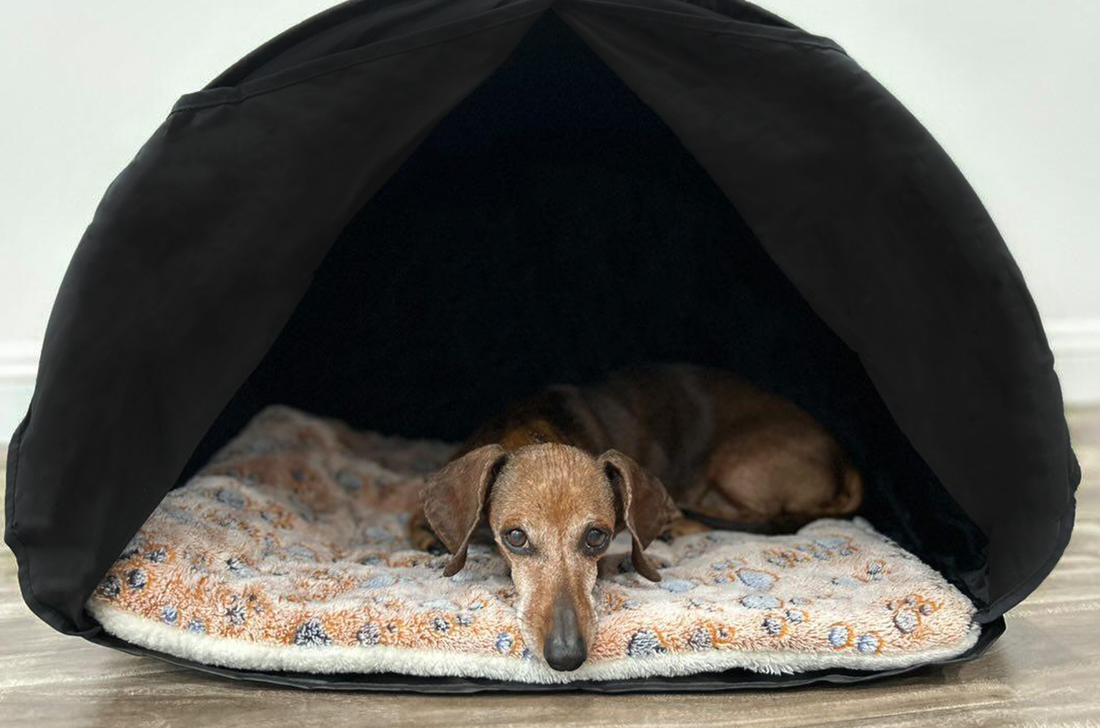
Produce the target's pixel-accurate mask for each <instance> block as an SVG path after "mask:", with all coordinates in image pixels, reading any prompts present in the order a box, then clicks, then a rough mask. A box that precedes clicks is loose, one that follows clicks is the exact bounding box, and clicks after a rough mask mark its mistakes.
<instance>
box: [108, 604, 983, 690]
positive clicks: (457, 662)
mask: <svg viewBox="0 0 1100 728" xmlns="http://www.w3.org/2000/svg"><path fill="white" fill-rule="evenodd" d="M88 611H89V612H91V614H92V616H93V617H95V618H96V619H97V620H98V621H99V623H100V624H102V625H103V627H104V629H106V630H107V632H109V633H110V634H113V635H115V636H116V637H120V638H122V639H124V640H126V641H127V642H130V643H132V644H135V645H138V646H140V647H145V648H147V649H151V650H156V651H158V652H163V653H165V654H169V655H174V656H176V657H183V658H186V659H188V660H192V661H194V662H200V663H203V664H207V665H217V666H220V667H230V668H238V669H247V670H261V671H265V672H274V671H287V672H312V673H329V674H335V673H376V672H396V673H402V674H405V675H418V676H423V677H444V676H445V677H456V676H457V677H472V678H490V679H494V680H508V681H513V682H529V683H569V682H576V681H582V680H625V679H630V678H644V677H657V676H660V677H672V676H675V675H689V674H693V673H699V672H718V671H722V670H729V669H731V668H746V669H749V670H753V671H755V672H762V673H767V674H772V675H781V674H793V673H798V672H806V671H810V670H821V669H830V668H844V669H852V670H876V671H878V670H892V669H898V668H904V667H911V666H913V665H919V664H925V663H929V662H937V661H941V660H947V659H950V658H952V657H957V656H958V655H961V654H962V653H964V652H966V651H967V650H969V649H970V648H971V647H973V646H974V644H975V643H976V642H977V640H978V635H979V634H981V627H980V626H979V625H977V624H973V625H971V628H970V631H969V633H968V634H967V635H966V637H965V639H963V640H962V641H960V642H959V644H957V645H954V646H951V647H940V648H934V649H927V650H921V651H916V652H907V653H905V654H901V655H881V654H876V655H860V654H858V653H851V652H829V653H824V652H818V653H798V652H789V651H780V650H769V651H763V650H761V651H745V650H721V649H712V650H705V651H700V652H697V653H689V654H666V655H656V656H653V657H647V658H637V657H626V658H620V659H617V660H603V661H600V662H597V663H590V664H586V665H582V666H581V667H580V669H578V670H576V671H574V672H556V671H554V670H551V669H550V668H549V667H547V666H546V665H544V664H542V663H541V662H538V661H535V660H517V659H515V658H510V657H504V656H500V657H496V656H485V655H470V654H462V653H445V652H439V651H433V650H417V649H406V648H397V647H386V646H381V645H375V646H369V647H344V646H316V647H300V646H297V645H275V644H261V643H256V642H247V641H244V640H238V639H231V638H226V637H216V636H211V635H205V634H197V633H193V632H187V631H185V630H181V629H178V628H176V627H173V626H170V625H166V624H163V623H159V622H154V621H152V620H149V619H145V618H143V617H138V616H135V615H134V614H132V613H130V612H126V611H123V610H120V609H115V608H113V607H110V606H107V605H106V604H104V603H103V602H100V601H95V600H93V601H92V602H89V604H88Z"/></svg>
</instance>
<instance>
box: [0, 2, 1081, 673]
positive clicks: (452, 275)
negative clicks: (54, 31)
mask: <svg viewBox="0 0 1100 728" xmlns="http://www.w3.org/2000/svg"><path fill="white" fill-rule="evenodd" d="M656 360H686V361H692V362H696V363H700V364H707V365H711V366H721V367H727V368H730V369H733V370H735V371H738V372H740V373H741V374H742V375H744V376H746V377H748V378H750V379H753V380H755V381H757V382H759V383H760V384H762V385H764V386H767V387H769V388H771V389H773V390H776V391H778V392H780V393H782V394H785V395H787V396H789V397H791V398H793V399H794V400H795V401H797V402H798V403H799V404H800V405H802V406H803V407H804V408H805V409H807V410H808V411H810V412H811V413H812V414H814V415H815V416H816V417H817V418H818V419H819V420H821V421H822V422H823V423H825V424H826V425H827V426H828V427H829V428H830V429H831V430H832V431H833V432H835V433H836V435H837V437H838V438H839V439H841V441H842V442H843V443H844V444H845V445H846V446H847V447H848V448H849V450H850V451H851V452H852V454H853V457H854V458H855V459H856V460H857V462H858V463H859V464H860V465H861V467H862V468H863V469H864V471H865V473H866V475H867V478H868V482H869V484H870V495H869V497H868V501H867V503H866V504H865V507H864V509H863V515H865V516H866V517H867V518H868V519H869V520H871V521H872V523H874V524H875V526H876V527H877V528H878V529H879V530H881V531H883V532H884V533H886V534H887V535H889V536H890V537H892V538H894V539H895V540H897V541H898V542H899V543H900V544H901V545H902V546H904V547H905V548H907V549H909V550H911V551H913V552H915V553H916V554H918V555H919V556H920V557H921V558H922V559H924V560H925V561H926V562H927V563H929V564H931V565H932V566H934V567H935V568H937V569H939V570H940V571H941V572H942V573H943V574H944V575H945V576H947V577H948V578H949V579H950V580H951V581H952V582H953V583H955V584H956V585H958V586H959V587H960V588H961V589H963V590H964V592H965V593H967V594H968V595H969V596H970V597H971V598H972V599H973V600H974V602H975V604H976V605H977V606H978V608H979V613H978V619H979V620H980V621H981V622H983V623H986V624H987V625H990V627H989V633H990V634H992V635H993V636H995V635H996V634H999V630H1000V627H1001V625H1000V622H999V618H1000V617H1001V615H1002V614H1003V613H1004V612H1005V611H1006V610H1008V609H1010V608H1011V607H1012V606H1014V605H1015V604H1017V603H1018V602H1019V601H1020V600H1022V599H1023V598H1024V597H1025V596H1027V594H1028V593H1030V592H1031V591H1032V590H1033V589H1034V588H1035V587H1036V586H1037V585H1038V584H1039V583H1040V582H1041V581H1042V579H1043V578H1044V577H1045V576H1046V575H1047V574H1048V573H1049V572H1050V570H1051V569H1052V568H1053V566H1054V564H1055V563H1056V562H1057V560H1058V558H1059V556H1060V555H1061V553H1062V551H1063V550H1064V548H1065V545H1066V543H1067V542H1068V539H1069V535H1070V531H1071V528H1072V524H1073V512H1074V490H1075V488H1076V486H1077V483H1078V482H1079V480H1080V471H1079V468H1078V466H1077V462H1076V460H1075V458H1074V455H1073V452H1072V451H1071V449H1070V443H1069V436H1068V432H1067V427H1066V423H1065V419H1064V415H1063V404H1062V398H1061V392H1060V389H1059V384H1058V380H1057V378H1056V376H1055V374H1054V371H1053V368H1052V356H1051V353H1050V350H1049V347H1048V345H1047V342H1046V338H1045V335H1044V333H1043V330H1042V326H1041V324H1040V321H1039V317H1038V315H1037V313H1036V310H1035V306H1034V304H1033V302H1032V299H1031V297H1030V295H1029V293H1028V291H1027V289H1026V287H1025V285H1024V282H1023V280H1022V277H1021V274H1020V271H1019V269H1018V268H1017V266H1016V264H1015V262H1014V261H1013V259H1012V257H1011V255H1010V254H1009V252H1008V250H1007V248H1006V247H1005V244H1004V242H1003V240H1002V238H1001V236H1000V235H999V234H998V232H997V230H996V229H995V227H994V225H993V223H992V221H991V220H990V218H989V215H988V214H987V213H986V211H985V210H984V209H983V207H982V205H981V203H980V201H979V200H978V198H977V197H976V195H975V194H974V192H973V190H972V189H971V188H970V186H969V185H968V184H967V182H966V181H965V179H963V177H962V176H961V175H960V173H959V171H958V170H957V169H956V167H955V166H954V165H953V164H952V162H951V160H950V159H949V158H948V157H947V156H946V154H945V153H944V152H943V150H942V149H941V148H940V147H939V146H938V145H937V144H936V142H935V140H934V139H932V138H931V136H929V134H928V133H927V132H926V131H925V130H924V129H923V128H922V127H921V126H920V124H919V123H918V122H917V121H916V120H915V119H914V118H913V117H912V116H911V115H910V114H909V113H908V112H907V111H906V110H905V109H904V108H903V107H902V106H901V105H900V104H899V103H898V102H897V101H896V100H895V99H894V98H893V97H892V96H891V95H890V94H889V93H888V92H887V91H886V90H884V89H883V88H882V86H880V85H879V84H878V83H877V82H876V81H875V80H874V79H873V78H871V77H870V76H869V75H868V74H867V73H866V72H865V71H864V70H863V69H862V68H860V67H859V65H858V64H857V63H855V62H854V61H853V60H852V59H851V58H850V57H849V56H848V55H846V54H845V52H844V51H843V49H841V48H840V47H839V46H837V45H836V44H835V43H833V42H832V41H830V40H827V39H825V38H821V37H817V36H813V35H810V34H808V33H806V32H804V31H802V30H800V29H798V28H796V27H794V26H792V25H791V24H789V23H787V22H785V21H783V20H781V19H779V18H777V17H775V16H774V15H771V14H770V13H767V12H765V11H763V10H760V9H759V8H757V7H755V6H753V5H751V4H749V3H745V2H740V1H739V0H622V1H612V0H556V1H554V2H551V0H393V1H391V2H376V1H370V0H357V1H353V2H348V3H344V4H342V5H339V6H337V7H335V8H333V9H331V10H329V11H327V12H324V13H322V14H320V15H318V16H316V17H314V18H312V19H310V20H309V21H307V22H305V23H303V24H301V25H299V26H297V27H295V28H293V29H291V30H290V31H288V32H286V33H284V34H282V35H280V36H278V37H277V38H275V39H274V40H272V41H270V42H269V43H267V44H265V45H264V46H262V47H260V48H259V49H257V50H256V51H254V52H253V53H251V54H249V55H248V56H246V57H245V58H244V59H243V60H241V61H240V62H239V63H237V64H236V65H234V66H233V67H231V68H230V69H229V70H227V71H226V72H225V73H223V74H222V75H221V76H219V77H218V78H217V79H215V80H214V81H213V82H211V83H210V85H209V86H208V87H207V88H205V89H203V90H201V91H199V92H197V93H192V94H188V95H186V96H183V97H182V98H181V99H180V100H179V101H178V102H177V104H176V105H175V107H174V108H173V109H172V110H171V113H170V114H169V115H168V117H167V119H166V120H165V121H164V123H163V124H162V125H161V126H160V128H159V129H157V131H156V132H155V133H154V134H153V136H152V138H151V139H150V140H149V141H148V142H147V143H146V144H145V145H144V146H143V147H142V148H141V150H140V151H139V152H138V154H137V156H136V157H135V158H134V160H133V161H132V162H131V163H130V164H129V165H128V166H127V167H126V169H125V170H124V171H123V172H122V173H121V174H120V175H119V177H118V178H117V179H116V180H115V181H114V182H113V183H112V185H111V186H110V188H109V189H108V191H107V193H106V195H105V196H104V198H103V201H102V202H101V204H100V206H99V208H98V210H97V211H96V213H95V217H94V219H93V220H92V222H91V224H90V226H89V227H88V230H87V232H86V233H85V235H84V237H83V239H82V240H81V242H80V245H79V247H78V248H77V250H76V253H75V254H74V256H73V260H72V263H71V264H70V267H69V270H68V272H67V274H66V276H65V279H64V282H63V284H62V286H61V290H60V292H59V294H58V298H57V301H56V304H55V306H54V310H53V314H52V316H51V318H50V322H49V326H48V329H47V333H46V338H45V344H44V347H43V352H42V357H41V364H40V367H39V372H38V379H37V387H36V390H35V393H34V397H33V401H32V403H31V407H30V410H29V412H28V414H27V417H26V418H25V419H24V421H23V422H22V424H21V425H20V427H19V428H18V430H17V431H16V433H15V435H14V437H13V439H12V444H11V448H10V454H9V465H8V476H7V501H6V503H7V514H6V516H7V529H6V533H5V540H6V541H7V543H8V544H9V545H10V546H11V548H12V550H13V551H14V552H15V555H16V557H17V559H18V562H19V581H20V586H21V588H22V592H23V595H24V598H25V599H26V601H27V604H28V605H29V606H30V608H31V609H32V610H33V611H34V612H35V614H37V615H38V616H39V617H41V618H42V619H43V620H44V621H46V622H47V623H49V624H50V625H51V626H53V627H55V628H56V629H58V630H61V631H63V632H66V633H70V634H77V635H82V636H85V637H88V638H90V639H97V640H100V641H104V642H108V643H109V642H111V640H110V639H109V638H107V637H105V636H104V635H102V634H101V630H100V628H99V626H98V625H97V624H96V623H95V621H94V620H92V619H91V618H90V617H89V616H88V615H87V614H86V613H85V611H84V608H83V605H84V602H85V601H86V599H87V598H88V596H89V595H90V594H91V592H92V590H93V589H94V588H95V586H96V584H97V583H98V581H99V579H100V578H101V577H102V575H103V574H104V573H105V571H106V570H107V568H108V566H109V565H110V564H111V563H112V561H113V560H114V559H115V557H116V556H117V555H118V553H119V552H120V551H121V550H122V549H123V547H124V546H125V544H126V543H127V541H128V540H129V539H130V538H131V536H132V535H133V534H134V533H135V532H136V531H137V529H138V528H139V527H140V526H141V524H142V523H143V522H144V520H145V519H146V518H147V517H148V515H149V514H150V513H151V512H152V510H153V509H154V508H155V507H156V506H157V504H158V503H159V502H160V500H161V499H162V497H163V496H164V495H165V493H167V492H168V491H169V490H170V489H171V488H173V487H174V486H177V485H179V484H181V483H182V482H183V480H184V479H185V478H186V477H187V476H188V475H189V474H190V473H191V472H193V471H194V469H195V468H196V467H198V466H200V465H201V464H202V462H203V461H204V460H205V459H206V458H207V457H209V456H210V455H211V454H212V453H213V451H214V449H216V448H217V447H218V446H220V445H221V444H223V443H224V442H225V441H226V439H227V438H228V437H230V436H232V434H233V433H235V432H236V431H237V430H238V429H239V428H240V427H241V426H242V425H243V424H244V423H245V422H246V421H247V420H248V418H249V417H250V416H251V415H253V414H255V413H256V412H257V411H258V410H259V409H260V408H262V407H263V406H264V405H266V404H269V403H274V402H281V403H286V404H290V405H293V406H297V407H301V408H303V409H307V410H310V411H314V412H318V413H321V414H326V415H331V416H336V417H340V418H342V419H345V420H347V421H348V422H350V423H351V424H353V425H355V426H358V427H369V428H373V429H379V430H382V431H385V432H391V433H396V434H402V435H407V436H431V437H439V438H453V439H457V438H460V437H462V436H463V435H465V434H466V433H467V432H468V431H469V430H470V429H471V428H472V427H473V426H474V425H475V424H476V423H477V422H478V421H479V420H480V419H482V418H483V417H485V416H486V415H487V414H489V413H491V412H493V411H495V410H496V409H498V408H499V407H500V406H501V405H502V404H503V403H505V402H507V401H509V400H510V399H512V398H514V397H516V396H518V395H520V394H523V393H526V392H529V391H531V390H532V389H535V388H537V387H539V386H541V385H545V384H547V383H550V382H561V381H575V382H581V381H588V380H591V379H594V378H597V377H599V376H600V375H601V374H602V373H604V372H606V371H608V370H610V369H612V368H616V367H620V366H625V365H628V364H633V363H638V362H642V361H656ZM985 643H986V644H987V643H988V639H986V640H985ZM116 646H118V645H116ZM124 647H125V646H124ZM128 649H133V648H128ZM834 677H836V676H834ZM318 679H319V678H317V677H313V678H308V679H307V678H302V679H301V680H299V681H298V683H296V684H306V683H308V682H311V681H312V682H316V680H318ZM707 679H708V680H717V681H718V682H717V683H716V684H720V685H725V686H730V685H733V684H741V683H751V682H752V680H753V678H752V677H749V676H747V675H746V673H739V674H738V675H736V676H734V677H729V676H725V677H723V676H719V677H715V676H709V677H708V678H707ZM836 679H840V678H836ZM769 680H774V678H769ZM739 681H740V682H739ZM290 682H292V683H293V682H294V680H290ZM369 682H370V681H369V679H368V680H366V681H365V682H362V683H361V685H367V684H368V683H369ZM399 682H400V681H399ZM413 682H415V681H413ZM688 682H690V681H688ZM458 683H462V681H458ZM759 683H760V681H759V680H757V684H759ZM377 684H381V683H376V687H377ZM463 684H465V685H466V686H467V688H466V689H472V688H469V685H471V684H472V683H469V682H467V683H463ZM643 684H644V683H643ZM685 684H686V683H685ZM402 685H405V683H402ZM662 685H663V683H662ZM405 686H407V685H405ZM689 686H690V685H689ZM681 687H683V685H681ZM456 689H458V688H456Z"/></svg>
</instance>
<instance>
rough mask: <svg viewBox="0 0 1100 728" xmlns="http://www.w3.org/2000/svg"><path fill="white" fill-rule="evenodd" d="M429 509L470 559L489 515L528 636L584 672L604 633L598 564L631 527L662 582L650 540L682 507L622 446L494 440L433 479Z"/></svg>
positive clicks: (458, 557) (636, 549)
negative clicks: (592, 451)
mask: <svg viewBox="0 0 1100 728" xmlns="http://www.w3.org/2000/svg"><path fill="white" fill-rule="evenodd" d="M424 506H425V513H426V515H427V517H428V521H429V523H430V524H431V526H432V529H433V530H434V531H435V533H436V535H438V536H439V538H440V539H441V540H442V541H443V543H444V545H446V546H447V548H448V549H449V550H450V552H451V553H452V554H453V556H452V557H451V560H450V562H449V563H448V565H447V567H446V568H445V569H444V572H443V573H444V575H446V576H451V575H453V574H455V573H457V572H458V571H459V570H460V569H461V568H462V567H463V565H464V564H465V563H466V549H467V547H468V545H469V542H470V537H471V536H472V535H473V534H474V531H475V530H476V529H477V527H478V526H479V524H481V523H482V522H483V521H487V522H488V525H489V527H490V528H491V529H492V533H493V539H494V540H495V541H496V543H497V545H498V546H499V548H500V551H501V553H502V554H503V555H504V558H505V559H506V560H507V561H508V564H509V565H510V567H511V570H512V581H513V583H514V584H515V588H516V596H517V603H516V609H517V611H518V613H519V618H520V624H521V629H522V631H523V635H524V639H525V640H526V641H527V642H528V643H529V644H532V645H536V646H537V647H538V648H540V649H541V650H542V654H543V657H544V658H545V659H546V662H547V664H549V665H550V667H552V668H554V669H555V670H575V669H576V668H578V667H580V666H581V664H582V663H583V662H584V661H585V659H586V658H587V656H588V645H589V644H591V642H592V640H593V638H594V637H595V632H596V604H595V596H594V594H593V590H594V588H595V585H596V576H597V563H598V561H599V559H600V558H601V557H602V556H603V555H604V554H605V553H606V552H607V548H608V546H609V545H610V543H611V539H612V538H613V537H614V535H615V534H616V533H618V532H619V531H621V530H623V529H626V530H627V531H629V532H630V536H631V540H632V544H633V552H632V556H631V559H632V560H633V562H634V568H635V570H636V571H637V572H638V573H639V574H641V575H642V576H644V577H646V578H647V579H650V580H652V581H658V580H660V578H661V577H660V574H658V572H657V568H656V566H655V565H654V564H653V562H652V561H651V560H650V559H649V558H648V557H647V556H646V555H645V553H644V550H645V547H646V546H648V545H649V543H650V541H652V540H653V539H654V538H656V537H657V536H659V535H661V533H662V532H663V531H664V530H665V529H666V528H667V526H668V524H669V523H670V521H671V520H672V518H673V517H674V516H675V514H676V513H677V510H676V507H675V506H674V505H673V503H672V500H671V499H670V498H669V496H668V493H667V492H666V491H665V489H664V486H662V485H661V483H660V481H659V480H657V478H655V477H654V476H653V475H651V474H650V473H648V472H646V471H645V470H644V469H643V468H641V467H640V466H639V465H638V464H637V463H636V462H634V461H633V460H631V459H630V458H628V457H626V456H625V455H623V454H622V453H619V452H617V451H614V450H609V451H607V452H606V453H604V454H603V455H601V456H600V457H598V458H597V457H592V456H591V455H589V454H587V453H585V452H584V451H582V450H579V449H577V448H575V447H570V446H568V445H560V444H541V445H528V446H525V447H521V448H519V449H517V450H514V451H511V452H508V451H505V450H504V449H503V448H502V447H500V446H499V445H486V446H484V447H481V448H478V449H476V450H473V451H471V452H469V453H467V454H466V455H463V456H462V457H460V458H458V459H457V460H454V461H452V462H451V463H449V464H448V465H446V466H445V467H444V468H443V469H441V470H440V471H438V472H437V473H435V474H434V475H433V476H432V477H431V478H429V480H428V485H427V489H426V491H425V503H424Z"/></svg>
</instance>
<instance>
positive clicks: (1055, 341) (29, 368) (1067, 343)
mask: <svg viewBox="0 0 1100 728" xmlns="http://www.w3.org/2000/svg"><path fill="white" fill-rule="evenodd" d="M1046 332H1047V337H1048V338H1049V339H1050V348H1051V350H1052V351H1053V352H1054V368H1055V369H1056V370H1057V372H1058V378H1059V379H1060V380H1061V382H1062V396H1063V397H1064V398H1065V400H1066V404H1068V405H1085V404H1100V319H1086V318H1082V319H1056V320H1053V321H1048V322H1047V323H1046ZM40 348H41V344H39V343H38V342H36V341H0V443H4V442H7V441H8V438H9V437H10V436H11V433H12V432H13V431H14V430H15V428H16V426H17V425H18V424H19V421H20V420H21V419H23V415H24V414H26V411H27V405H28V404H29V403H30V399H31V392H33V391H34V376H35V373H36V372H37V371H38V353H39V350H40Z"/></svg>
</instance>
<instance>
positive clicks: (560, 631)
mask: <svg viewBox="0 0 1100 728" xmlns="http://www.w3.org/2000/svg"><path fill="white" fill-rule="evenodd" d="M542 655H543V657H545V658H546V664H548V665H549V666H550V667H552V668H554V669H555V670H559V671H562V672H568V671H570V670H576V669H577V668H578V667H580V666H581V665H582V664H584V661H585V660H586V659H588V645H586V644H585V642H584V635H583V634H581V628H580V623H579V622H578V620H577V610H576V608H575V607H574V606H573V601H572V600H571V599H570V598H569V597H568V596H566V595H561V596H559V597H558V598H557V599H556V600H555V602H554V610H553V614H552V616H551V621H550V631H549V633H547V635H546V639H545V641H544V642H543V645H542Z"/></svg>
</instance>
